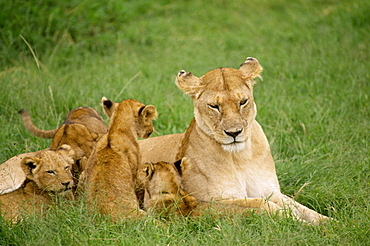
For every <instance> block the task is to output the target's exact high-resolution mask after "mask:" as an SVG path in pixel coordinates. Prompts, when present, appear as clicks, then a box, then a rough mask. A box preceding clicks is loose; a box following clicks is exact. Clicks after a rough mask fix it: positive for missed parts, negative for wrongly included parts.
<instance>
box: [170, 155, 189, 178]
mask: <svg viewBox="0 0 370 246" xmlns="http://www.w3.org/2000/svg"><path fill="white" fill-rule="evenodd" d="M174 164H175V167H176V169H177V171H178V172H179V174H180V176H182V175H183V173H184V172H186V171H187V170H189V169H190V166H191V165H190V161H189V160H188V158H186V157H183V158H182V159H181V160H178V161H176V162H175V163H174Z"/></svg>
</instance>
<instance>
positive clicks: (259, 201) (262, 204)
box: [218, 198, 282, 215]
mask: <svg viewBox="0 0 370 246" xmlns="http://www.w3.org/2000/svg"><path fill="white" fill-rule="evenodd" d="M218 202H219V203H221V204H227V205H237V206H239V207H244V208H258V209H261V210H264V211H266V212H267V213H268V214H275V213H278V214H279V215H281V212H282V208H281V207H280V206H279V205H277V204H276V203H273V202H270V201H268V200H265V199H263V198H241V199H232V200H220V201H218Z"/></svg>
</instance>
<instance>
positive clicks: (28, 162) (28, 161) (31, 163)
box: [21, 157, 40, 180]
mask: <svg viewBox="0 0 370 246" xmlns="http://www.w3.org/2000/svg"><path fill="white" fill-rule="evenodd" d="M39 163H40V159H39V158H37V157H25V158H24V159H23V160H22V163H21V167H22V170H23V172H24V174H25V175H26V177H27V178H28V179H31V180H32V177H33V173H34V171H35V170H36V168H37V167H38V165H39Z"/></svg>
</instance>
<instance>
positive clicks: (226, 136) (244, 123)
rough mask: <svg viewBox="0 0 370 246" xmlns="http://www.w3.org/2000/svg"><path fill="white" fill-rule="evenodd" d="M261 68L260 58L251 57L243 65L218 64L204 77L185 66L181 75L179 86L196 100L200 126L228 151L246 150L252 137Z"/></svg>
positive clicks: (178, 81) (195, 109) (197, 119)
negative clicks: (227, 65) (251, 131)
mask: <svg viewBox="0 0 370 246" xmlns="http://www.w3.org/2000/svg"><path fill="white" fill-rule="evenodd" d="M261 72H262V66H261V65H260V64H259V62H258V60H257V59H255V58H251V57H248V58H247V60H246V61H245V62H244V63H243V64H241V65H240V68H239V69H234V68H217V69H214V70H211V71H209V72H208V73H206V74H205V75H203V76H202V77H200V78H198V77H196V76H195V75H193V74H192V73H190V72H185V71H184V70H181V71H180V72H179V73H178V75H177V79H176V84H177V86H178V87H179V88H180V89H181V90H183V91H184V93H186V94H187V95H189V96H190V97H191V98H192V100H193V102H194V115H195V120H196V122H197V126H199V127H200V129H201V130H202V131H203V132H204V133H205V134H207V135H208V136H209V137H211V138H213V139H214V140H216V141H217V142H218V143H219V144H221V146H222V148H223V149H224V150H225V151H240V150H242V149H243V148H244V147H245V143H246V141H247V140H248V138H249V137H250V136H248V128H249V127H250V124H251V123H252V121H253V120H254V119H255V117H256V113H257V109H256V105H255V103H254V99H253V84H254V81H253V79H254V78H256V77H260V73H261Z"/></svg>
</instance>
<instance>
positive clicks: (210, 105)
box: [208, 104, 220, 111]
mask: <svg viewBox="0 0 370 246" xmlns="http://www.w3.org/2000/svg"><path fill="white" fill-rule="evenodd" d="M208 107H210V108H211V109H216V110H218V111H220V108H219V106H218V105H217V104H208Z"/></svg>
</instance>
